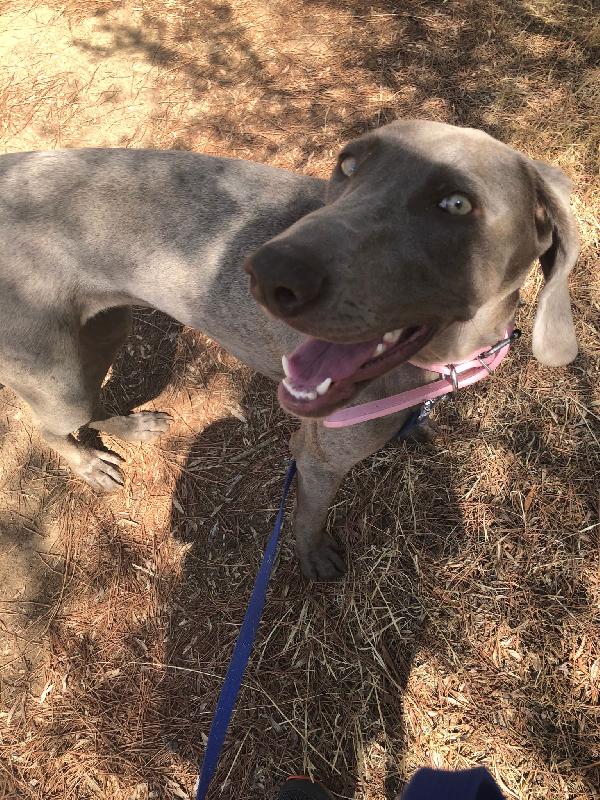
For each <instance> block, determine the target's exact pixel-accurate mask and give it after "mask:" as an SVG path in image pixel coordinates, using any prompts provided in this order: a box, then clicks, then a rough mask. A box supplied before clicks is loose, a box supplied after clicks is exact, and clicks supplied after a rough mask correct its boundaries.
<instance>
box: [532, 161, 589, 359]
mask: <svg viewBox="0 0 600 800" xmlns="http://www.w3.org/2000/svg"><path fill="white" fill-rule="evenodd" d="M533 166H534V169H535V183H536V193H537V208H536V213H535V224H536V228H537V232H538V239H539V242H540V248H541V249H540V256H539V259H540V264H541V266H542V271H543V273H544V278H545V281H546V284H545V286H544V288H543V289H542V291H541V292H540V296H539V298H538V308H537V313H536V316H535V320H534V323H533V339H532V349H533V355H534V356H535V357H536V359H537V360H538V361H540V362H541V363H542V364H548V365H549V366H551V367H560V366H563V365H564V364H569V363H570V362H571V361H573V359H574V358H575V356H576V355H577V340H576V339H575V329H574V327H573V316H572V314H571V301H570V297H569V285H568V278H569V273H570V272H571V270H572V269H573V267H574V265H575V261H576V260H577V256H578V255H579V236H578V232H577V225H576V223H575V219H574V217H573V215H572V213H571V210H570V207H569V193H570V189H571V182H570V180H569V179H568V178H567V176H566V175H565V174H564V172H562V171H561V170H559V169H555V168H554V167H550V166H548V164H544V163H542V162H541V161H534V162H533Z"/></svg>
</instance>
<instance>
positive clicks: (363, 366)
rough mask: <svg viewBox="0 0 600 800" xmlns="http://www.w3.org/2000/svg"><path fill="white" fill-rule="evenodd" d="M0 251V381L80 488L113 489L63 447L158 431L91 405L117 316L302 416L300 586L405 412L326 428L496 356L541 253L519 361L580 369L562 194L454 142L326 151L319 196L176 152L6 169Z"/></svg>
mask: <svg viewBox="0 0 600 800" xmlns="http://www.w3.org/2000/svg"><path fill="white" fill-rule="evenodd" d="M0 242H1V247H0V292H1V293H0V380H2V381H4V382H5V383H6V384H8V385H9V386H10V387H12V389H13V390H14V391H15V392H17V394H19V395H20V397H21V398H23V400H25V401H26V402H27V403H28V404H29V405H30V407H31V409H32V412H33V414H34V417H35V420H36V422H37V425H38V426H39V428H40V431H41V433H42V435H43V436H44V438H45V439H46V441H47V442H48V443H49V444H50V445H51V446H52V447H54V448H55V449H56V450H57V451H58V452H59V453H60V455H61V456H62V457H63V458H65V459H66V461H68V463H69V464H70V465H71V468H72V469H73V470H74V471H75V472H76V473H77V474H78V475H81V476H82V477H83V478H85V480H87V481H88V482H89V483H90V484H91V485H92V486H94V487H95V488H97V489H103V490H111V489H114V488H116V487H117V486H119V485H120V484H121V482H122V480H121V474H120V471H119V468H118V463H119V462H120V459H119V457H118V456H116V455H115V454H114V453H111V452H106V451H103V450H95V449H91V448H89V447H86V446H84V445H83V444H82V443H80V442H79V441H78V440H77V439H75V438H74V436H73V432H74V431H76V430H78V429H79V428H81V427H82V426H84V425H88V426H89V427H91V428H94V429H96V430H98V431H106V432H108V433H110V434H113V435H116V436H119V437H121V438H122V439H126V440H127V441H148V440H149V439H151V438H153V437H155V436H158V435H160V434H161V433H163V432H164V431H166V430H167V428H168V424H169V417H168V415H166V414H161V413H150V412H142V413H137V414H131V415H129V416H124V417H120V416H119V417H107V415H106V413H105V412H104V410H103V409H102V407H101V405H100V403H99V399H98V398H99V390H100V387H101V384H102V381H103V379H104V377H105V375H106V372H107V370H108V368H109V366H110V364H111V363H112V361H113V359H114V356H115V354H116V352H117V350H118V348H119V347H120V346H121V345H122V343H123V341H124V339H125V337H126V336H127V334H128V331H129V324H130V307H131V306H132V305H145V306H152V307H154V308H157V309H160V310H161V311H164V312H166V313H167V314H170V315H171V316H173V317H174V318H175V319H177V320H179V321H180V322H182V323H184V324H186V325H190V326H192V327H194V328H199V329H200V330H202V331H205V332H206V333H207V334H208V335H209V336H210V337H211V338H213V339H215V340H216V341H217V342H220V343H221V344H222V345H223V347H225V348H226V349H227V350H229V351H230V352H231V353H233V354H234V355H235V356H237V357H238V358H239V359H240V360H241V361H243V362H244V363H246V364H248V365H249V366H251V367H253V368H254V369H256V370H258V371H259V372H261V373H263V374H265V375H268V376H270V377H271V378H273V379H274V380H281V379H284V380H283V381H282V383H281V384H280V387H279V399H280V403H281V405H282V406H283V407H284V408H285V409H287V410H288V411H290V412H291V413H293V414H295V415H297V416H298V417H301V418H302V422H301V425H300V428H299V430H298V431H297V432H296V433H295V434H294V435H293V437H292V440H291V449H292V453H293V454H294V456H295V458H296V460H297V463H298V471H299V472H298V494H297V496H298V500H297V508H296V518H295V529H296V540H297V550H298V554H299V557H300V560H301V563H302V568H303V570H304V572H305V574H306V575H308V576H309V577H311V578H313V579H321V580H322V579H328V578H335V577H338V576H340V575H341V574H343V572H344V563H343V559H342V555H341V552H340V550H339V549H338V547H337V545H336V544H335V542H334V541H332V540H331V539H330V538H329V537H328V536H327V535H326V534H325V533H324V531H323V526H324V522H325V518H326V515H327V511H328V508H329V505H330V503H331V500H332V498H333V496H334V493H335V492H336V490H337V488H338V486H339V484H340V482H341V480H342V478H343V476H344V475H345V474H346V473H347V472H348V470H349V469H350V468H351V467H352V466H353V465H354V464H356V463H357V462H358V461H360V460H361V459H363V458H365V457H366V456H368V455H370V454H371V453H373V452H374V451H376V450H377V449H378V448H380V447H382V446H383V445H384V444H385V443H386V442H387V441H388V440H389V439H390V438H391V437H392V436H393V435H394V434H395V433H396V432H397V431H398V429H399V427H400V425H401V424H402V421H403V419H404V417H405V416H406V413H407V412H405V413H401V414H394V415H391V416H388V417H385V418H382V419H379V420H375V421H372V422H368V423H365V424H361V425H357V426H356V427H352V428H345V429H342V430H332V429H328V428H325V427H324V426H323V425H322V422H321V421H320V420H322V418H323V417H324V416H326V415H327V414H328V413H330V412H331V411H332V410H334V409H336V408H339V407H340V406H343V405H347V404H348V403H349V402H350V401H352V402H354V401H358V400H361V401H366V400H373V399H377V398H380V397H383V396H384V395H385V394H392V393H395V392H399V391H403V390H405V389H409V388H412V387H414V386H417V385H421V384H423V383H425V382H426V381H428V380H432V379H433V378H434V377H435V376H434V375H433V374H432V373H429V372H425V371H423V370H421V369H418V368H417V367H414V366H412V365H409V364H406V363H405V362H406V361H407V359H409V358H411V357H413V356H415V354H416V353H418V354H419V359H420V360H421V361H424V362H427V363H431V362H432V361H435V362H443V363H454V362H459V361H461V360H463V359H464V358H465V357H466V356H467V355H468V354H470V353H471V352H472V351H474V350H475V349H476V348H478V347H480V348H483V347H485V346H487V345H491V344H493V343H494V342H496V341H497V340H498V339H500V338H501V337H502V335H503V333H504V331H505V329H506V327H507V325H508V324H509V322H510V320H511V319H512V317H513V314H514V311H515V307H516V305H517V302H518V297H519V287H520V286H521V285H522V283H523V281H524V280H525V277H526V275H527V273H528V271H529V269H530V266H531V263H532V262H533V261H534V260H535V259H536V258H538V257H540V261H541V265H542V269H543V272H544V276H545V281H546V282H545V286H544V289H543V290H542V292H541V295H540V298H539V304H538V311H537V316H536V319H535V324H534V329H533V352H534V355H535V356H536V358H537V359H538V360H539V361H541V362H543V363H544V364H549V365H557V366H558V365H562V364H566V363H568V362H570V361H571V360H572V359H573V358H575V356H576V354H577V343H576V341H575V333H574V330H573V321H572V316H571V309H570V302H569V295H568V287H567V278H568V274H569V272H570V270H571V268H572V267H573V265H574V262H575V260H576V257H577V254H578V237H577V231H576V226H575V223H574V220H573V218H572V216H571V213H570V211H569V181H568V180H567V178H566V176H565V175H563V173H561V172H560V171H558V170H556V169H554V168H552V167H549V166H547V165H545V164H541V163H539V162H535V161H531V160H529V159H528V158H526V157H525V156H523V155H522V154H520V153H518V152H516V151H515V150H513V149H511V148H510V147H507V146H506V145H504V144H501V143H500V142H498V141H496V140H495V139H493V138H491V137H490V136H488V135H486V134H484V133H482V132H480V131H477V130H472V129H465V128H456V127H453V126H449V125H444V124H440V123H435V122H425V121H403V122H396V123H393V124H391V125H386V126H384V127H382V128H380V129H379V130H377V131H373V132H370V133H367V134H365V135H364V136H361V137H360V138H358V139H356V140H355V141H353V142H351V143H350V144H349V145H348V146H347V147H345V148H344V149H343V151H342V153H341V154H340V156H339V159H338V163H337V165H336V167H335V169H334V171H333V174H332V176H331V179H330V181H329V182H328V183H327V182H325V181H321V180H318V179H315V178H310V177H302V176H298V175H293V174H291V173H288V172H285V171H283V170H278V169H274V168H271V167H267V166H261V165H258V164H253V163H249V162H245V161H238V160H233V159H226V158H212V157H208V156H204V155H197V154H193V153H187V152H160V151H151V150H119V149H115V150H108V149H103V150H100V149H99V150H68V151H58V152H49V153H19V154H10V155H4V156H2V157H0ZM244 264H245V268H246V272H247V273H248V274H249V276H250V278H249V279H248V276H247V275H245V274H244V270H243V269H242V265H244ZM248 280H250V288H251V291H252V293H253V295H254V297H255V298H256V300H258V303H257V302H254V300H253V299H252V296H251V294H250V292H249V291H248ZM259 304H260V305H259ZM261 306H262V307H261ZM264 309H266V310H267V311H268V312H269V313H267V314H265V313H264ZM283 356H286V357H285V358H284V359H283V367H282V357H283ZM284 370H285V373H286V375H284ZM286 376H287V377H286Z"/></svg>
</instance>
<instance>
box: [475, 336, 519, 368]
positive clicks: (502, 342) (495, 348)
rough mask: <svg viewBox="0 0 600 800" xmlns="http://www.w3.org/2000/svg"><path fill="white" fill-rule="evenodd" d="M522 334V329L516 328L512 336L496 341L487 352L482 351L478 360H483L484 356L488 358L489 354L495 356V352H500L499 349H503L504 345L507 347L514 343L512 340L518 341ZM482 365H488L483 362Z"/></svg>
mask: <svg viewBox="0 0 600 800" xmlns="http://www.w3.org/2000/svg"><path fill="white" fill-rule="evenodd" d="M520 336H521V331H520V330H519V329H518V328H515V329H514V331H513V332H512V333H511V335H510V336H507V337H506V339H500V341H499V342H496V344H495V345H494V346H493V347H490V349H489V350H486V351H485V353H482V354H481V355H480V356H479V358H478V360H479V361H481V359H482V358H487V357H488V356H493V355H494V354H495V353H497V352H498V350H502V348H503V347H506V346H507V345H509V344H512V342H516V340H517V339H518V338H519V337H520ZM482 366H484V367H485V366H486V365H485V364H482Z"/></svg>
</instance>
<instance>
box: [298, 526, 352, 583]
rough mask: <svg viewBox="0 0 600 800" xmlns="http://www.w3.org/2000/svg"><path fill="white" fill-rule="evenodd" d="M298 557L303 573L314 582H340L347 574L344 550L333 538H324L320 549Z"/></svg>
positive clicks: (299, 554)
mask: <svg viewBox="0 0 600 800" xmlns="http://www.w3.org/2000/svg"><path fill="white" fill-rule="evenodd" d="M298 557H299V559H300V566H301V567H302V572H303V573H304V574H305V575H306V577H307V578H310V580H312V581H339V580H340V579H341V578H343V577H344V575H345V574H346V564H345V563H344V553H343V550H342V548H341V547H340V546H339V545H338V544H337V542H335V541H334V540H333V539H332V538H331V536H328V535H325V536H323V539H322V540H321V544H320V545H319V547H317V548H314V549H312V550H307V551H306V552H299V553H298Z"/></svg>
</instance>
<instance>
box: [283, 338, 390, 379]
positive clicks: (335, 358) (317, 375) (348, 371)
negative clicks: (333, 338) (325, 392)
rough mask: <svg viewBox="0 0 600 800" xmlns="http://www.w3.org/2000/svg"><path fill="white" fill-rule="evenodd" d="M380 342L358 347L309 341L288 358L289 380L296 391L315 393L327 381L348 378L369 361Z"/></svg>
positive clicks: (357, 345) (371, 342)
mask: <svg viewBox="0 0 600 800" xmlns="http://www.w3.org/2000/svg"><path fill="white" fill-rule="evenodd" d="M378 343H379V339H372V340H371V341H369V342H359V343H358V344H334V343H332V342H323V341H322V340H321V339H312V338H310V337H308V338H307V339H306V341H305V342H304V343H303V344H301V345H300V346H299V347H297V348H296V349H295V350H294V352H293V353H292V354H291V355H290V356H288V367H289V376H288V379H289V380H290V381H291V382H292V383H293V385H294V387H295V388H297V389H314V388H315V387H317V386H318V385H319V384H320V383H322V382H323V381H324V380H325V379H326V378H331V380H332V381H334V382H335V381H339V380H342V379H343V378H349V377H351V376H352V375H354V373H355V372H356V371H357V369H359V367H362V365H363V364H365V363H366V362H367V361H369V360H370V359H371V358H373V357H374V355H373V354H374V352H375V348H376V347H377V345H378Z"/></svg>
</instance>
